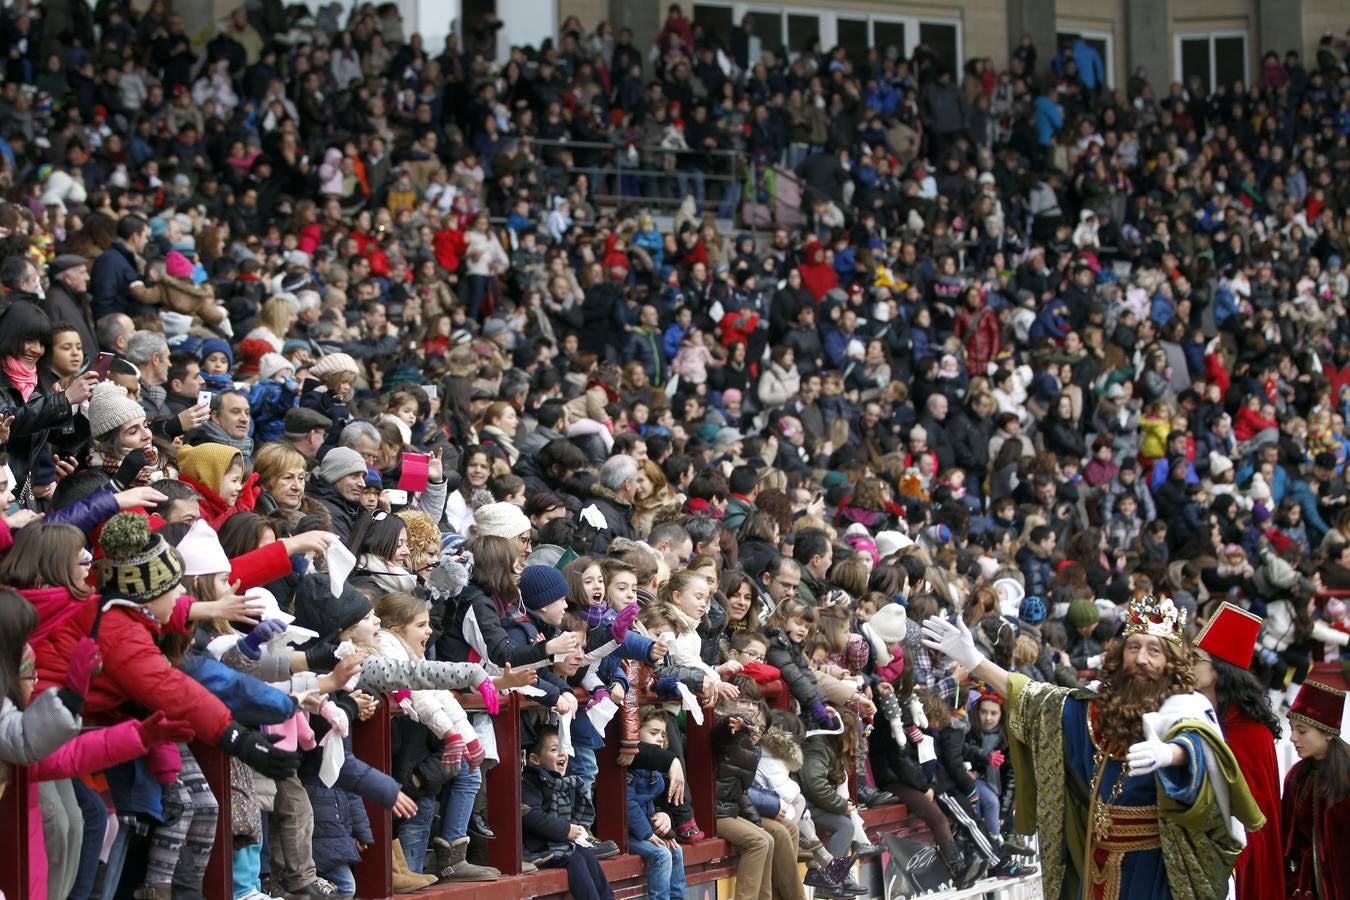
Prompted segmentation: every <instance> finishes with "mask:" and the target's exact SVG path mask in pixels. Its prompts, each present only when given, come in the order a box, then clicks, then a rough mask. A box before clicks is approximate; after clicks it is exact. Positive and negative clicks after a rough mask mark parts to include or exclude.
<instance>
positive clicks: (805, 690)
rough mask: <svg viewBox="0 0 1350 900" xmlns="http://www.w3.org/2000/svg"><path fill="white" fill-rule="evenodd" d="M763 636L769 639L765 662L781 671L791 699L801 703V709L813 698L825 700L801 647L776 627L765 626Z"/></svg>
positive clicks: (807, 707)
mask: <svg viewBox="0 0 1350 900" xmlns="http://www.w3.org/2000/svg"><path fill="white" fill-rule="evenodd" d="M764 636H765V637H767V638H768V639H769V655H768V658H767V659H766V660H765V662H767V663H768V664H769V665H771V666H773V667H774V668H776V669H777V670H778V671H779V672H780V673H782V675H783V680H784V681H786V682H787V686H788V690H790V691H791V692H792V697H793V699H794V700H796V701H797V702H798V703H799V704H801V707H802V710H803V711H806V710H807V709H809V708H810V706H811V701H813V700H819V701H821V702H822V703H823V702H825V691H824V690H822V689H821V687H820V683H819V682H818V681H816V675H815V673H814V672H812V671H811V664H810V663H809V662H807V659H806V654H805V653H804V652H802V648H801V647H798V646H797V645H795V644H793V643H792V641H790V640H788V636H787V635H786V634H784V633H783V632H782V631H781V630H779V629H777V628H765V629H764Z"/></svg>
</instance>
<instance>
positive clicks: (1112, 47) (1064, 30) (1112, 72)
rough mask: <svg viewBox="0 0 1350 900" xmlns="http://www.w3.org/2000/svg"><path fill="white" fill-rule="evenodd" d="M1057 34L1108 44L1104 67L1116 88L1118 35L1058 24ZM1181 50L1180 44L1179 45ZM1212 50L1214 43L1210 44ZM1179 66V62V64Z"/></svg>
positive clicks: (1107, 84)
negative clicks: (1073, 35)
mask: <svg viewBox="0 0 1350 900" xmlns="http://www.w3.org/2000/svg"><path fill="white" fill-rule="evenodd" d="M1055 33H1056V34H1076V35H1078V36H1080V37H1084V38H1087V39H1088V40H1092V41H1101V42H1102V43H1104V44H1105V45H1106V56H1105V57H1104V58H1103V59H1102V67H1103V68H1104V69H1106V86H1107V87H1109V88H1113V89H1114V88H1115V86H1116V36H1115V34H1114V33H1112V32H1110V31H1097V30H1095V29H1088V28H1074V27H1072V26H1065V25H1056V26H1055ZM1177 47H1178V50H1180V45H1179V44H1178V45H1177ZM1210 49H1211V51H1212V50H1213V44H1211V45H1210ZM1178 67H1179V64H1178ZM1213 67H1214V61H1213V58H1212V54H1211V59H1210V68H1213Z"/></svg>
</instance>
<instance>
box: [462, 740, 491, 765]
mask: <svg viewBox="0 0 1350 900" xmlns="http://www.w3.org/2000/svg"><path fill="white" fill-rule="evenodd" d="M464 758H465V759H466V760H468V763H469V768H470V769H473V770H477V769H478V767H479V766H481V765H482V764H483V760H485V759H487V751H486V750H484V749H483V745H482V744H480V743H478V738H474V739H473V740H471V741H469V742H468V743H467V744H465V745H464Z"/></svg>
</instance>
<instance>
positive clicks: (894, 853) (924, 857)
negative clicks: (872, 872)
mask: <svg viewBox="0 0 1350 900" xmlns="http://www.w3.org/2000/svg"><path fill="white" fill-rule="evenodd" d="M881 838H882V841H883V842H884V843H885V845H886V851H887V860H886V868H885V870H884V871H885V878H886V889H885V896H887V897H913V896H916V895H919V894H928V893H932V892H934V891H939V890H942V889H944V888H950V887H951V884H952V873H951V870H950V869H948V868H947V864H946V863H945V862H944V861H943V859H942V856H941V854H939V853H938V848H937V845H936V844H930V843H925V842H923V841H915V840H910V839H909V838H903V837H897V836H896V835H893V834H883V835H882V836H881Z"/></svg>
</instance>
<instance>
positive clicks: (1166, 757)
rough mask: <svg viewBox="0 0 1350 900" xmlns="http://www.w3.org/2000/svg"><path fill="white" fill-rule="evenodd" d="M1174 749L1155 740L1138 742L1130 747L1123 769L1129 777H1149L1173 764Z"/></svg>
mask: <svg viewBox="0 0 1350 900" xmlns="http://www.w3.org/2000/svg"><path fill="white" fill-rule="evenodd" d="M1175 752H1176V747H1174V746H1173V745H1172V744H1168V743H1165V742H1163V741H1160V740H1157V739H1156V738H1153V739H1150V740H1147V741H1140V742H1139V743H1137V744H1133V745H1131V747H1130V753H1129V756H1128V757H1126V760H1125V768H1126V770H1127V771H1128V772H1129V774H1130V775H1131V776H1134V775H1151V774H1153V773H1154V772H1156V771H1158V770H1159V769H1162V768H1165V767H1167V766H1170V765H1172V764H1173V762H1174V759H1175V756H1174V754H1175Z"/></svg>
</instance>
